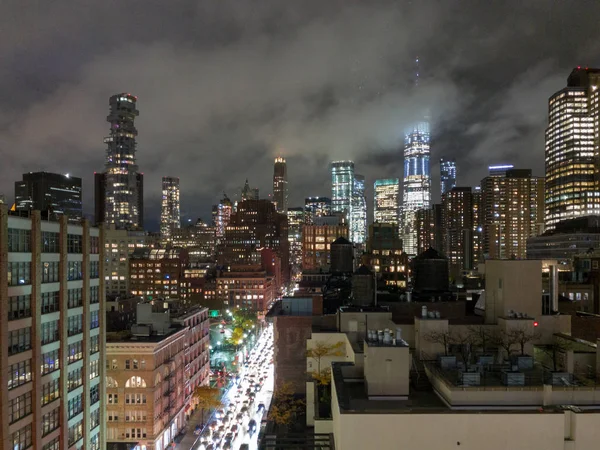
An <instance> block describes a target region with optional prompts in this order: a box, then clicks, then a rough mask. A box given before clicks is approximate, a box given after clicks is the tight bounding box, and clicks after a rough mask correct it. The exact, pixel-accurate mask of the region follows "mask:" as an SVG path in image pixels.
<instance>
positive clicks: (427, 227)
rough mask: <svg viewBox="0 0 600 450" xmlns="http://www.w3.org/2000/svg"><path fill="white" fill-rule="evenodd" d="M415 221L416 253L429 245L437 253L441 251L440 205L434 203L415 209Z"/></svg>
mask: <svg viewBox="0 0 600 450" xmlns="http://www.w3.org/2000/svg"><path fill="white" fill-rule="evenodd" d="M415 223H416V228H417V254H418V255H420V254H421V253H423V252H424V251H426V250H428V249H429V247H431V248H433V249H434V250H435V251H437V252H438V253H443V251H442V250H443V247H444V246H443V239H442V235H443V215H442V205H441V204H440V203H434V204H432V205H431V207H429V208H423V209H419V210H417V212H416V213H415Z"/></svg>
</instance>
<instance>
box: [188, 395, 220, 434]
mask: <svg viewBox="0 0 600 450" xmlns="http://www.w3.org/2000/svg"><path fill="white" fill-rule="evenodd" d="M194 398H195V400H196V402H197V404H198V406H199V407H200V408H201V409H202V425H201V426H204V413H205V411H207V410H211V409H217V408H221V407H222V406H223V402H222V400H221V390H220V389H217V388H212V387H210V386H198V387H197V388H196V389H195V390H194Z"/></svg>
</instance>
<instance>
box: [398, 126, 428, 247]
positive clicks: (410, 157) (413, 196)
mask: <svg viewBox="0 0 600 450" xmlns="http://www.w3.org/2000/svg"><path fill="white" fill-rule="evenodd" d="M429 141H430V135H429V122H426V121H422V122H419V123H417V124H416V125H415V126H414V127H413V128H412V129H411V130H410V131H409V132H408V133H407V134H406V138H405V145H404V183H403V188H404V192H403V202H402V225H401V234H402V236H403V245H404V251H405V253H408V254H409V255H415V254H416V253H417V229H416V226H415V225H416V224H415V212H416V211H417V210H419V209H423V208H429V206H430V204H431V176H430V172H429V153H430V144H429Z"/></svg>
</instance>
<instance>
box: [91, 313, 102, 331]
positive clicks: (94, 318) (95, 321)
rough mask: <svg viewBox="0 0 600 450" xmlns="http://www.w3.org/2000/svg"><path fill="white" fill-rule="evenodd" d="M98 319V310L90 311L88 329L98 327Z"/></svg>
mask: <svg viewBox="0 0 600 450" xmlns="http://www.w3.org/2000/svg"><path fill="white" fill-rule="evenodd" d="M99 320H100V319H99V312H98V311H92V312H90V330H93V329H94V328H98V327H99V326H100V321H99Z"/></svg>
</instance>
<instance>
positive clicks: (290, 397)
mask: <svg viewBox="0 0 600 450" xmlns="http://www.w3.org/2000/svg"><path fill="white" fill-rule="evenodd" d="M303 408H304V401H302V400H300V399H297V398H295V396H294V389H293V385H292V383H290V382H286V383H282V384H281V385H280V386H278V387H277V388H276V389H275V393H274V394H273V401H272V402H271V408H270V409H269V420H272V421H273V422H274V423H275V424H276V425H278V426H280V427H282V428H283V429H284V430H287V427H288V426H289V425H290V424H292V423H294V422H295V420H296V416H297V415H298V414H299V413H300V412H302V410H303Z"/></svg>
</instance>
